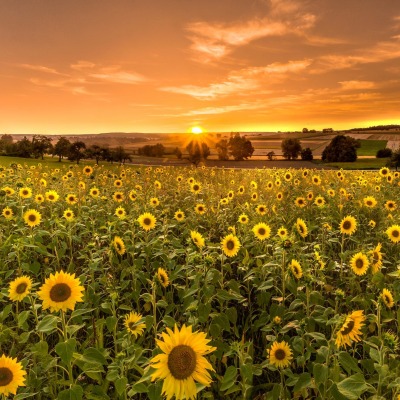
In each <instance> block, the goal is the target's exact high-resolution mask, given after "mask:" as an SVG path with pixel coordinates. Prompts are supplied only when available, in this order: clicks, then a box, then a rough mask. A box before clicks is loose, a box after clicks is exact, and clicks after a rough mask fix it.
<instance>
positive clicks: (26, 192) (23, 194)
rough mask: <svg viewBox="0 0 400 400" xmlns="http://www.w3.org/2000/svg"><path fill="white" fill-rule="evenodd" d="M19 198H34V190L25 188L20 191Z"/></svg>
mask: <svg viewBox="0 0 400 400" xmlns="http://www.w3.org/2000/svg"><path fill="white" fill-rule="evenodd" d="M19 196H20V197H22V198H23V199H29V198H30V197H32V189H31V188H28V187H23V188H21V189H20V190H19Z"/></svg>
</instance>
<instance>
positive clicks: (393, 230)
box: [386, 225, 400, 243]
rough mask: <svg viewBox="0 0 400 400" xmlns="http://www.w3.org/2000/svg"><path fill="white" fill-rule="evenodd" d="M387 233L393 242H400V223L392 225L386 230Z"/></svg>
mask: <svg viewBox="0 0 400 400" xmlns="http://www.w3.org/2000/svg"><path fill="white" fill-rule="evenodd" d="M386 235H388V237H389V239H390V240H391V241H392V242H393V243H398V242H400V225H392V226H390V227H389V228H388V229H387V230H386Z"/></svg>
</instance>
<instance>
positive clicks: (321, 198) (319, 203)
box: [314, 196, 325, 207]
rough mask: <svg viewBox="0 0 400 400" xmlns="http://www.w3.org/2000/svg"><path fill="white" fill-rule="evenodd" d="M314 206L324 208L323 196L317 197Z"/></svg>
mask: <svg viewBox="0 0 400 400" xmlns="http://www.w3.org/2000/svg"><path fill="white" fill-rule="evenodd" d="M314 204H315V205H316V206H318V207H322V206H323V205H324V204H325V199H324V198H323V197H322V196H317V197H316V198H315V200H314Z"/></svg>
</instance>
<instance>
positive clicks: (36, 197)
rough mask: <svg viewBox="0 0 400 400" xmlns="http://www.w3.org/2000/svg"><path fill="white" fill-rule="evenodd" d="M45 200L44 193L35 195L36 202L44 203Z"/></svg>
mask: <svg viewBox="0 0 400 400" xmlns="http://www.w3.org/2000/svg"><path fill="white" fill-rule="evenodd" d="M43 202H44V196H43V195H42V194H37V195H36V196H35V203H37V204H42V203H43Z"/></svg>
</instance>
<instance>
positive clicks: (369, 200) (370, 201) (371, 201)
mask: <svg viewBox="0 0 400 400" xmlns="http://www.w3.org/2000/svg"><path fill="white" fill-rule="evenodd" d="M363 202H364V205H365V206H366V207H368V208H374V207H375V206H376V205H377V204H378V202H377V201H376V199H375V197H373V196H368V197H365V198H364V199H363Z"/></svg>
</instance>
